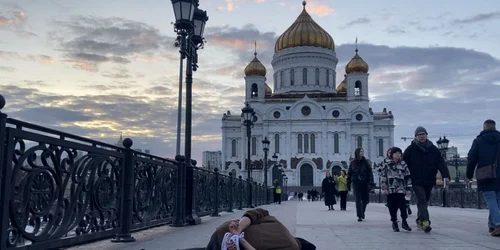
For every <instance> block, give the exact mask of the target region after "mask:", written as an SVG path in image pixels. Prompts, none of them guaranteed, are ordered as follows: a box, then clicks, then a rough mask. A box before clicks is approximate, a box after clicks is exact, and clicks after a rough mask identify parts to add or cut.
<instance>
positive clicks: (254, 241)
mask: <svg viewBox="0 0 500 250" xmlns="http://www.w3.org/2000/svg"><path fill="white" fill-rule="evenodd" d="M195 249H196V250H201V249H205V250H221V249H222V250H226V249H227V250H256V249H258V250H271V249H273V250H315V249H316V246H314V245H313V244H312V243H310V242H308V241H306V240H304V239H302V238H295V237H293V235H292V234H291V233H290V231H288V229H287V228H286V227H285V226H284V225H283V224H282V223H281V222H280V221H279V220H278V219H276V217H274V216H271V215H269V212H268V211H267V210H265V209H261V208H257V209H252V210H248V211H246V212H245V214H244V215H243V216H242V217H241V218H240V219H239V220H231V221H227V222H225V223H223V224H222V225H220V226H219V227H217V229H216V231H215V232H214V233H213V234H212V237H211V238H210V242H209V243H208V246H207V247H206V248H192V249H191V250H195Z"/></svg>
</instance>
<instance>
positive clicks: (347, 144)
mask: <svg viewBox="0 0 500 250" xmlns="http://www.w3.org/2000/svg"><path fill="white" fill-rule="evenodd" d="M345 128H346V131H345V138H344V140H343V141H344V143H342V144H344V145H343V147H342V151H343V154H344V155H347V159H345V161H346V162H347V164H349V157H350V156H351V151H352V150H351V148H352V146H351V145H352V144H351V143H352V140H353V137H352V135H351V122H346V123H345Z"/></svg>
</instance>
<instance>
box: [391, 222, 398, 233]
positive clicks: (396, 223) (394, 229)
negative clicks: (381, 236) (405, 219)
mask: <svg viewBox="0 0 500 250" xmlns="http://www.w3.org/2000/svg"><path fill="white" fill-rule="evenodd" d="M392 230H393V231H394V232H399V226H398V222H397V221H393V222H392Z"/></svg>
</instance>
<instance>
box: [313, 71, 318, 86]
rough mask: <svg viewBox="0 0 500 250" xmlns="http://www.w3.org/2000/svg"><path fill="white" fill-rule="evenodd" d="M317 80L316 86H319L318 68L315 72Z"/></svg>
mask: <svg viewBox="0 0 500 250" xmlns="http://www.w3.org/2000/svg"><path fill="white" fill-rule="evenodd" d="M314 74H315V78H316V85H319V69H318V68H316V70H315V72H314Z"/></svg>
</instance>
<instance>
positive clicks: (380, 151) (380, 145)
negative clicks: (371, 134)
mask: <svg viewBox="0 0 500 250" xmlns="http://www.w3.org/2000/svg"><path fill="white" fill-rule="evenodd" d="M378 156H384V140H383V139H382V138H380V139H378Z"/></svg>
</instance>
